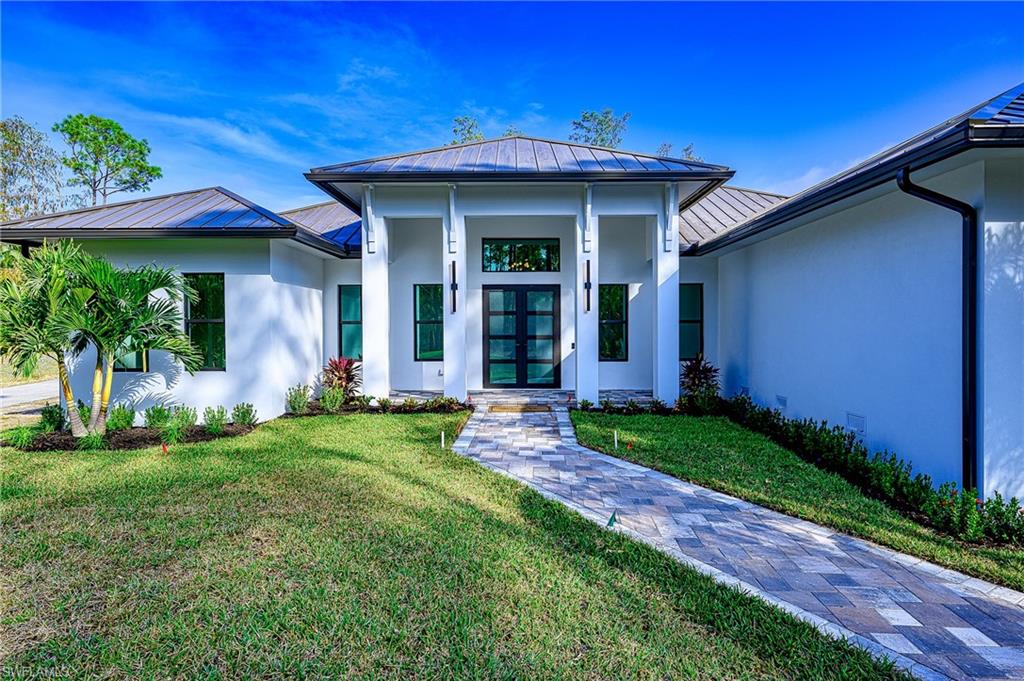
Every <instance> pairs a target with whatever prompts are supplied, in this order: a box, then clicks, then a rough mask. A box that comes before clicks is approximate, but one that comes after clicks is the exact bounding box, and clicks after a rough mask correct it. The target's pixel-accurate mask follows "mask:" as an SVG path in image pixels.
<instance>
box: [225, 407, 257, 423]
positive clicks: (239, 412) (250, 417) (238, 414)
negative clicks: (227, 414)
mask: <svg viewBox="0 0 1024 681" xmlns="http://www.w3.org/2000/svg"><path fill="white" fill-rule="evenodd" d="M256 421H257V417H256V407H254V406H252V404H251V403H249V402H239V403H238V404H236V405H235V406H234V408H233V409H232V410H231V422H232V423H235V424H237V425H240V426H255V425H256Z"/></svg>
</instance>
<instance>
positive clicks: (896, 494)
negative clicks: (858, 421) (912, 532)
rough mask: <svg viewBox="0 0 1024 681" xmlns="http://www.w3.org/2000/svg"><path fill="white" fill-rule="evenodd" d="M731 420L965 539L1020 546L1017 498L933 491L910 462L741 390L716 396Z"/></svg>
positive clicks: (1021, 517)
mask: <svg viewBox="0 0 1024 681" xmlns="http://www.w3.org/2000/svg"><path fill="white" fill-rule="evenodd" d="M720 407H721V409H722V411H723V412H724V413H725V415H726V416H728V417H729V418H730V419H731V420H733V421H735V422H736V423H738V424H740V425H741V426H744V427H745V428H749V429H750V430H753V431H756V432H759V433H761V434H763V435H765V436H767V437H768V438H769V439H770V440H772V441H774V442H775V443H777V444H779V445H781V446H782V447H785V448H786V449H789V450H791V451H792V452H794V453H796V455H797V456H799V457H800V458H802V459H804V460H805V461H808V462H810V463H813V464H814V465H815V466H818V467H819V468H823V469H825V470H827V471H831V472H833V473H836V474H838V475H840V476H842V477H843V478H845V479H846V480H847V481H849V482H850V483H852V484H854V485H856V486H857V487H859V488H860V489H861V490H862V491H863V492H864V493H865V494H867V495H868V496H871V497H874V498H876V499H879V500H881V501H884V502H885V503H887V504H889V505H890V506H892V507H893V508H895V509H897V510H900V511H903V512H909V513H911V514H912V515H913V516H914V517H915V518H917V519H920V518H921V517H922V516H923V517H924V518H926V519H927V522H928V523H929V524H930V525H931V526H932V527H935V528H936V529H939V530H941V531H943V532H945V533H947V534H949V535H952V536H954V537H957V538H959V539H962V540H963V541H968V542H977V541H979V540H981V539H982V538H988V539H991V540H992V541H997V542H1001V543H1008V544H1018V545H1024V513H1022V511H1021V507H1020V503H1019V502H1018V500H1017V499H1011V500H1010V501H1009V502H1005V501H1004V500H1003V498H1002V497H1001V496H999V494H998V493H993V495H992V498H991V499H989V500H988V501H986V502H985V503H982V502H981V500H980V499H978V493H977V490H973V489H968V490H962V491H960V490H958V489H957V486H956V483H953V482H946V483H943V484H942V485H940V486H939V489H938V490H936V489H935V488H934V487H933V485H932V479H931V478H930V477H929V476H927V475H922V474H920V473H919V474H916V475H915V474H914V473H913V470H912V467H911V464H910V463H909V462H906V461H903V460H901V459H899V458H898V457H897V456H896V455H895V454H893V453H891V452H879V453H876V454H874V455H873V456H872V455H871V454H870V452H869V451H868V449H867V447H865V446H864V444H863V443H862V442H860V440H858V438H857V435H856V434H855V433H852V432H850V431H848V430H846V429H844V428H842V427H840V426H829V425H828V423H826V422H825V421H820V422H819V421H812V420H810V419H804V420H795V419H787V418H786V417H785V416H783V415H782V413H781V412H779V411H778V410H775V409H769V408H768V407H761V406H758V405H756V404H754V402H753V400H751V399H750V397H748V396H746V395H741V396H738V397H733V398H731V399H728V400H721V401H720Z"/></svg>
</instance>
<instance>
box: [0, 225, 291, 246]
mask: <svg viewBox="0 0 1024 681" xmlns="http://www.w3.org/2000/svg"><path fill="white" fill-rule="evenodd" d="M296 232H297V229H296V228H295V227H294V226H292V227H274V228H251V227H244V228H225V229H221V228H214V227H206V228H188V227H164V228H152V229H150V228H143V227H132V228H125V229H117V228H103V229H88V228H82V229H59V228H58V229H46V228H45V227H41V228H36V229H31V228H29V229H17V228H15V229H4V230H3V232H2V234H0V241H5V242H11V243H14V242H18V243H20V242H24V241H28V242H38V241H40V240H42V239H191V238H195V237H213V238H218V239H287V238H290V237H293V236H295V233H296Z"/></svg>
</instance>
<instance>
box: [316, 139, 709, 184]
mask: <svg viewBox="0 0 1024 681" xmlns="http://www.w3.org/2000/svg"><path fill="white" fill-rule="evenodd" d="M530 173H544V174H545V175H546V176H554V177H556V178H557V176H559V175H594V176H596V177H597V178H598V179H599V178H600V176H601V175H602V174H608V176H609V177H611V176H613V175H614V176H615V177H621V176H624V175H625V176H637V177H639V178H642V177H643V176H644V175H649V174H651V173H658V174H672V175H676V174H678V175H686V174H691V173H692V174H702V173H711V174H716V173H717V174H728V173H729V169H728V168H726V167H725V166H717V165H711V164H708V163H699V162H696V161H687V160H683V159H673V158H662V157H658V156H654V155H652V154H640V153H635V152H627V151H619V150H617V149H605V148H602V147H594V146H587V145H583V144H574V143H569V142H558V141H554V140H545V139H541V138H537V137H524V136H516V137H503V138H500V139H496V140H484V141H481V142H470V143H468V144H462V145H456V146H449V147H440V148H437V149H427V150H425V151H414V152H411V153H408V154H395V155H393V156H386V157H382V158H374V159H365V160H361V161H353V162H351V163H339V164H336V165H330V166H323V167H320V168H313V169H312V170H311V171H310V173H309V175H308V176H309V177H310V179H312V180H314V181H317V180H320V179H321V177H324V176H332V177H335V178H337V179H341V180H345V179H347V178H352V181H356V180H357V179H358V178H360V177H364V176H373V177H375V178H376V179H377V180H378V181H386V180H387V179H392V178H393V179H395V180H396V181H402V180H407V179H417V178H419V179H424V177H425V178H431V179H436V178H437V177H438V176H443V175H452V174H456V175H474V174H475V175H479V176H480V177H481V178H482V179H486V176H487V175H500V176H501V177H506V176H508V175H513V176H515V175H528V174H530Z"/></svg>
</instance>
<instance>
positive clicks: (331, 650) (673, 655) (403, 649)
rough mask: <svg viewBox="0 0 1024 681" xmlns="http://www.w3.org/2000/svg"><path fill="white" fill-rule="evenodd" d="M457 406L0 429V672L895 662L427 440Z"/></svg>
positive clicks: (846, 671) (302, 672) (824, 666)
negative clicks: (98, 433)
mask: <svg viewBox="0 0 1024 681" xmlns="http://www.w3.org/2000/svg"><path fill="white" fill-rule="evenodd" d="M463 418H464V416H463V415H460V414H455V415H409V416H399V415H389V416H380V415H353V416H341V417H332V416H321V417H310V418H304V419H280V420H277V421H274V422H271V423H269V424H266V425H264V426H261V427H260V428H259V429H257V430H256V431H255V432H253V433H251V434H249V435H246V436H243V437H239V438H229V439H223V440H219V441H214V442H210V443H204V444H196V445H182V446H177V447H173V448H172V449H171V453H170V455H168V456H165V455H162V454H161V453H160V451H159V450H158V449H149V450H143V451H138V452H120V453H114V452H99V453H85V452H83V453H44V454H24V453H20V452H15V451H13V450H10V449H0V471H2V473H0V475H2V477H0V481H2V488H0V489H2V500H0V504H2V505H0V510H2V517H0V520H2V523H3V527H4V535H5V536H4V549H3V552H2V554H0V656H2V657H0V676H5V677H6V676H15V677H18V676H25V675H36V674H38V675H43V674H52V675H54V676H81V677H85V676H89V677H96V676H104V677H109V676H115V677H128V676H130V677H156V676H159V677H188V678H191V677H200V676H201V677H204V678H218V677H232V678H246V677H257V676H259V677H269V676H276V677H290V676H314V677H319V678H324V677H333V676H338V677H348V678H352V677H362V678H382V677H384V678H434V677H445V678H450V677H472V678H569V679H571V678H649V679H663V678H694V677H697V678H702V679H723V678H742V679H752V678H790V679H791V678H801V679H803V678H808V679H813V678H833V679H840V678H842V679H853V678H880V677H881V678H885V677H892V676H895V674H894V672H893V671H892V669H891V668H889V667H885V666H882V665H881V664H880V663H876V662H874V661H873V660H872V659H871V658H869V657H868V656H867V654H866V653H864V652H862V651H859V650H856V649H852V648H850V647H849V646H847V645H845V644H841V643H837V642H835V641H832V640H829V639H826V638H824V637H823V636H821V635H819V634H818V633H817V632H815V631H814V630H813V629H811V628H810V627H808V626H806V625H804V624H801V623H798V622H797V621H795V620H793V619H791V618H790V617H788V616H786V615H784V614H782V613H781V612H779V611H777V610H775V609H773V608H770V607H769V606H767V605H765V604H763V603H761V602H760V601H757V600H754V599H752V598H750V597H746V596H742V595H740V594H739V593H737V592H734V591H731V590H728V589H726V588H724V587H720V586H718V585H716V584H715V583H714V582H712V581H711V580H709V579H708V578H706V577H702V576H700V575H698V574H697V573H695V572H693V571H691V570H689V569H686V568H684V567H682V566H681V565H679V564H677V563H676V562H674V561H672V560H671V559H669V558H667V557H665V556H663V555H662V554H660V553H658V552H656V551H654V550H653V549H650V548H648V547H646V546H644V545H642V544H639V543H636V542H634V541H632V540H630V539H627V538H626V537H624V536H622V535H618V534H615V533H611V532H608V531H606V530H604V529H602V528H598V527H596V526H594V525H592V524H590V523H589V522H587V521H585V520H583V519H582V518H581V517H579V516H577V515H576V514H574V513H572V512H570V511H568V510H567V509H564V508H563V507H561V506H560V505H557V504H555V503H552V502H549V501H547V500H545V499H543V498H542V497H541V496H539V495H538V494H536V493H534V492H532V491H530V490H528V489H527V488H525V487H523V486H522V485H520V484H518V483H515V482H513V481H510V480H508V479H506V478H503V477H500V476H498V475H496V474H494V473H491V472H489V471H487V470H485V469H483V468H482V467H480V466H478V465H477V464H475V463H473V462H470V461H468V460H466V459H463V458H461V457H459V456H457V455H455V454H453V453H451V452H450V451H445V450H441V449H440V448H439V446H438V441H439V431H440V430H441V429H442V428H443V429H444V430H445V431H446V432H447V437H448V441H449V442H450V441H451V440H452V437H453V434H454V432H455V430H456V429H457V427H458V425H459V424H460V422H461V420H462V419H463Z"/></svg>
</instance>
